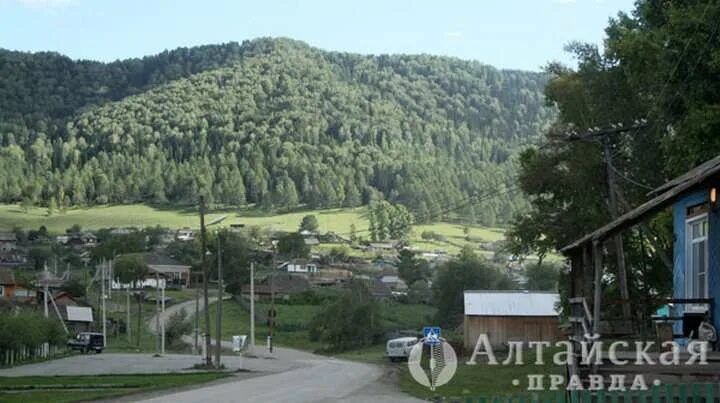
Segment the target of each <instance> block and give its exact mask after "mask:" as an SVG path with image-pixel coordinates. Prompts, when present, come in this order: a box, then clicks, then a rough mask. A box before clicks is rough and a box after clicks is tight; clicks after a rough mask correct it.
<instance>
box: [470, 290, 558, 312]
mask: <svg viewBox="0 0 720 403" xmlns="http://www.w3.org/2000/svg"><path fill="white" fill-rule="evenodd" d="M559 301H560V295H559V294H556V293H549V292H527V291H465V315H476V316H557V315H558V312H557V310H556V309H555V305H556V304H557V303H558V302H559Z"/></svg>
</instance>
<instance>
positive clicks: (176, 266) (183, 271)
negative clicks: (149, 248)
mask: <svg viewBox="0 0 720 403" xmlns="http://www.w3.org/2000/svg"><path fill="white" fill-rule="evenodd" d="M141 255H142V260H143V262H144V263H145V264H146V265H147V266H148V269H149V270H148V271H149V273H148V275H147V277H145V278H144V279H143V280H142V281H141V282H140V283H139V284H136V286H137V287H151V288H157V287H160V288H163V287H168V286H171V285H176V286H181V287H187V286H188V284H189V283H190V266H189V265H186V264H183V263H180V262H178V261H176V260H174V259H172V258H170V257H168V256H165V255H162V254H159V253H142V254H141ZM130 286H131V285H130V284H127V283H120V282H119V281H118V280H114V281H113V283H112V288H113V289H120V288H128V287H130Z"/></svg>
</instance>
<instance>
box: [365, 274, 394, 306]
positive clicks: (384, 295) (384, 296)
mask: <svg viewBox="0 0 720 403" xmlns="http://www.w3.org/2000/svg"><path fill="white" fill-rule="evenodd" d="M368 291H370V295H372V296H373V298H375V299H378V300H381V301H387V300H390V299H392V296H393V293H392V290H391V289H390V287H388V286H387V285H385V284H384V283H383V282H382V281H380V279H375V280H371V281H370V284H369V285H368Z"/></svg>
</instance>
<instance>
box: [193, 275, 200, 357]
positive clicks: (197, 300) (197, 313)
mask: <svg viewBox="0 0 720 403" xmlns="http://www.w3.org/2000/svg"><path fill="white" fill-rule="evenodd" d="M193 274H194V275H195V341H194V343H193V354H198V351H200V350H199V347H200V346H199V345H198V333H200V287H199V284H198V282H199V280H198V279H199V278H200V273H193Z"/></svg>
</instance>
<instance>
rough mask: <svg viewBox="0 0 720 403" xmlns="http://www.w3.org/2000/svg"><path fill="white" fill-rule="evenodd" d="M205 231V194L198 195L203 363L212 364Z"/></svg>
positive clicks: (209, 365)
mask: <svg viewBox="0 0 720 403" xmlns="http://www.w3.org/2000/svg"><path fill="white" fill-rule="evenodd" d="M205 242H206V233H205V196H202V195H201V196H200V253H201V255H202V269H203V303H204V306H205V365H207V367H208V368H209V367H211V366H212V357H211V356H210V354H211V353H210V304H209V301H208V279H209V278H210V277H209V276H208V266H207V256H206V255H207V253H206V252H207V248H206V244H205Z"/></svg>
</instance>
